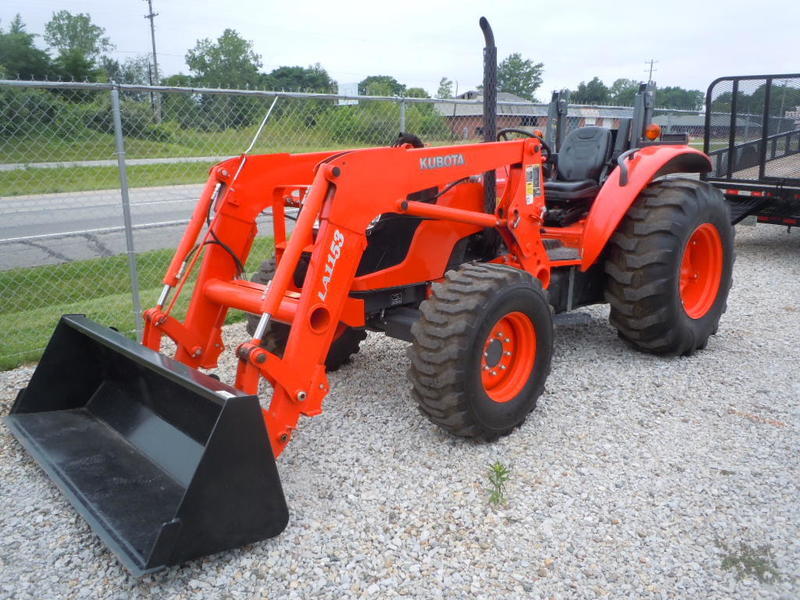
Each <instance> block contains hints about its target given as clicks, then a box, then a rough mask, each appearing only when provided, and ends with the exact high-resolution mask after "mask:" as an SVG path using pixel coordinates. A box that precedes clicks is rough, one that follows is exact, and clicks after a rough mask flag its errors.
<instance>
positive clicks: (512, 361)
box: [408, 264, 553, 441]
mask: <svg viewBox="0 0 800 600" xmlns="http://www.w3.org/2000/svg"><path fill="white" fill-rule="evenodd" d="M420 312H421V316H420V319H419V321H417V322H416V323H415V324H414V325H413V326H412V328H411V334H412V337H413V344H412V346H411V348H410V350H409V357H410V359H411V367H410V369H409V373H408V376H409V380H410V381H411V384H412V394H413V396H414V398H415V399H416V401H417V404H418V406H419V409H420V411H421V412H422V413H423V414H424V415H425V416H427V417H428V418H429V419H430V420H431V421H432V422H434V423H436V424H437V425H439V426H440V427H442V428H443V429H445V430H447V431H449V432H450V433H452V434H454V435H458V436H462V437H471V438H481V439H484V440H487V441H491V440H495V439H497V438H498V437H500V436H503V435H507V434H509V433H510V432H511V431H512V430H513V429H514V428H516V427H518V426H519V425H521V424H522V422H523V421H524V420H525V418H526V417H527V416H528V413H530V412H531V411H532V410H533V409H534V408H535V407H536V401H537V399H538V398H539V396H540V395H541V394H542V392H543V390H544V384H545V380H546V379H547V375H548V374H549V373H550V361H551V357H552V352H553V321H552V316H551V313H550V306H549V305H548V303H547V300H546V298H545V295H544V292H543V291H542V286H541V284H540V283H539V281H538V280H537V279H534V278H532V277H531V276H530V275H529V274H528V273H526V272H525V271H520V270H518V269H513V268H510V267H506V266H501V265H494V264H464V265H461V267H459V268H458V270H455V271H448V273H447V274H446V275H445V280H444V281H443V282H442V283H438V284H434V285H433V290H432V294H431V296H430V297H429V298H428V299H427V300H425V301H424V302H423V303H422V305H421V306H420Z"/></svg>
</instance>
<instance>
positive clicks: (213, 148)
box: [0, 126, 391, 164]
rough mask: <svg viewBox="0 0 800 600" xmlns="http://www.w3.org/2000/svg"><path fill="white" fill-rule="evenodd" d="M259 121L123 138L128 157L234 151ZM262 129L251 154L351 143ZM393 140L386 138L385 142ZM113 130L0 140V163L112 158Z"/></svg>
mask: <svg viewBox="0 0 800 600" xmlns="http://www.w3.org/2000/svg"><path fill="white" fill-rule="evenodd" d="M256 129H257V127H255V126H254V127H248V128H245V129H227V130H224V131H197V130H193V129H186V130H178V133H176V134H174V135H173V136H172V138H171V139H170V141H168V142H157V141H154V140H145V139H139V138H134V137H130V136H129V137H126V138H125V155H126V156H127V157H128V158H181V157H187V156H219V157H224V156H236V155H238V154H241V153H242V152H244V151H245V149H246V148H247V147H248V146H249V145H250V141H251V140H252V139H253V136H254V135H255V132H256ZM268 129H269V128H267V130H265V131H264V132H263V133H262V135H261V137H260V138H259V140H258V143H257V144H256V146H255V147H254V148H253V153H255V154H267V153H271V152H316V151H319V150H337V149H346V148H351V147H353V146H354V145H353V144H344V145H343V144H335V143H332V142H330V141H329V140H326V139H324V138H323V137H322V136H318V135H317V136H313V137H310V136H307V137H305V139H304V134H303V132H300V131H298V132H294V133H293V134H292V135H287V134H286V133H285V132H282V133H281V134H280V135H270V131H269V130H268ZM389 141H391V140H387V143H388V142H389ZM115 158H116V147H115V145H114V136H113V135H111V134H106V133H99V132H96V131H89V132H88V133H83V134H81V135H78V136H70V137H63V138H56V137H52V136H48V135H26V136H24V137H15V138H7V139H5V140H0V163H23V164H25V163H40V162H65V161H83V160H114V159H115Z"/></svg>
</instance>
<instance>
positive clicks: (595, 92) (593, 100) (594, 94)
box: [571, 77, 609, 104]
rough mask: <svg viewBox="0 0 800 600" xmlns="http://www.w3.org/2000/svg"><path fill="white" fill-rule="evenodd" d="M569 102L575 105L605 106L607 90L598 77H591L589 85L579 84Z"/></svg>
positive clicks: (582, 82) (583, 82)
mask: <svg viewBox="0 0 800 600" xmlns="http://www.w3.org/2000/svg"><path fill="white" fill-rule="evenodd" d="M571 100H572V102H575V103H576V104H607V103H608V100H609V97H608V88H607V87H606V84H604V83H603V82H602V81H600V78H599V77H593V78H592V80H591V81H590V82H589V83H586V82H585V81H581V82H580V84H579V85H578V89H577V90H576V91H575V93H573V94H572V98H571Z"/></svg>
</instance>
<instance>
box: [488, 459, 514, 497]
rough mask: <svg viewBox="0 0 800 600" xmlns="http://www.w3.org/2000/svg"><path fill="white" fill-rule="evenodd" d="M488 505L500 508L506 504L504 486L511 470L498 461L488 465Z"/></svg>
mask: <svg viewBox="0 0 800 600" xmlns="http://www.w3.org/2000/svg"><path fill="white" fill-rule="evenodd" d="M488 476H489V504H491V505H493V506H501V505H505V504H507V503H508V499H507V498H506V484H507V483H508V480H509V479H510V478H511V469H509V468H508V467H506V466H505V465H504V464H503V463H501V462H500V461H496V462H495V463H494V464H491V465H489V473H488Z"/></svg>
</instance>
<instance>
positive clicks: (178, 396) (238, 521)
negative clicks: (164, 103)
mask: <svg viewBox="0 0 800 600" xmlns="http://www.w3.org/2000/svg"><path fill="white" fill-rule="evenodd" d="M481 26H482V28H483V31H484V35H485V39H486V50H485V53H484V56H485V57H486V60H485V65H486V69H485V71H486V72H485V83H487V85H486V89H487V90H488V89H492V88H493V86H494V84H493V82H494V81H495V79H494V76H495V73H494V69H495V62H496V50H495V48H494V42H493V37H492V35H491V29H490V28H489V26H488V23H487V22H486V21H485V19H482V20H481ZM491 97H492V94H487V98H488V99H487V100H486V102H487V104H488V106H487V108H486V111H485V112H486V114H487V115H490V117H493V115H494V114H495V112H496V111H495V107H494V104H493V101H492V98H491ZM637 110H638V112H637V113H636V114H635V116H634V118H633V119H632V120H631V121H630V122H626V123H624V124H623V125H622V126H620V127H619V128H618V129H616V130H609V129H602V128H599V127H583V128H579V129H577V130H575V131H572V132H570V133H569V134H567V135H566V136H564V139H563V140H560V143H559V146H558V148H551V147H550V146H549V145H548V144H547V143H545V141H544V139H543V137H542V136H541V135H540V134H539V133H538V132H532V131H528V130H527V129H518V130H501V131H499V132H496V131H495V130H494V126H493V119H491V118H489V119H487V121H488V122H487V126H486V127H485V128H484V134H485V135H486V137H487V139H486V141H485V142H484V143H480V144H465V145H459V146H449V147H424V146H423V144H422V143H421V142H420V141H419V140H418V139H417V138H415V137H414V136H408V135H403V136H401V137H400V138H399V139H398V141H397V142H396V143H395V144H394V145H393V146H390V147H383V148H369V149H356V150H348V151H341V150H337V151H332V152H319V153H312V154H271V155H255V156H251V155H247V154H244V155H242V156H239V157H237V158H232V159H229V160H226V161H224V162H222V163H220V164H218V165H216V166H214V167H213V168H212V169H211V172H210V176H209V179H208V183H207V184H206V186H205V189H204V191H203V193H202V195H201V197H200V200H199V202H198V203H197V206H196V208H195V211H194V214H193V215H192V218H191V221H190V223H189V225H188V227H187V230H186V233H185V235H184V237H183V239H182V241H181V243H180V245H179V247H178V249H177V251H176V254H175V256H174V258H173V260H172V263H171V264H170V266H169V268H168V270H167V273H166V275H165V277H164V280H163V282H164V290H163V293H162V294H161V297H160V299H159V300H158V302H157V305H156V306H155V307H153V308H151V309H149V310H147V311H146V312H145V313H144V317H145V330H144V335H143V339H142V343H141V344H137V343H135V342H132V341H130V340H128V339H127V338H125V337H124V336H122V335H121V334H119V333H116V332H115V331H112V330H110V329H107V328H105V327H101V326H100V325H97V324H96V323H92V322H91V321H89V320H87V319H86V318H85V317H82V316H77V315H67V316H64V317H63V318H62V320H61V322H60V324H59V325H58V327H57V329H56V331H55V333H54V335H53V338H52V339H51V341H50V344H49V345H48V347H47V350H46V352H45V354H44V356H43V358H42V360H41V362H40V363H39V366H38V367H37V369H36V372H35V373H34V375H33V378H32V379H31V382H30V384H29V385H28V387H27V388H26V389H25V390H23V391H21V392H20V395H19V396H18V398H17V401H16V402H15V404H14V406H13V408H12V411H11V414H10V416H9V417H8V418H7V424H8V426H9V427H10V428H11V430H12V432H13V433H14V435H15V436H16V437H17V438H18V439H19V440H20V442H21V443H22V444H23V445H24V446H25V447H26V448H27V449H28V451H29V452H30V453H31V454H32V455H33V456H34V457H35V458H36V459H37V461H38V462H39V464H40V465H41V466H42V467H43V468H44V469H45V471H46V472H47V473H48V474H49V475H50V477H51V478H52V479H53V480H54V481H55V482H56V483H57V484H58V485H59V486H60V487H61V489H62V490H63V491H64V493H65V495H66V496H67V498H68V499H69V500H70V501H71V502H72V503H73V505H74V506H75V507H76V508H77V510H78V511H79V512H80V513H81V514H82V515H83V516H84V517H85V518H86V520H87V521H88V522H89V524H90V525H91V526H92V527H93V528H94V530H95V531H96V532H97V533H98V535H99V536H100V537H101V538H102V539H103V540H104V541H105V542H106V544H107V545H108V546H109V547H110V548H111V549H112V550H113V551H114V552H115V553H116V554H117V555H118V556H119V557H120V559H121V560H122V562H123V563H124V564H125V566H126V567H128V568H129V569H130V570H131V571H132V572H133V573H136V574H141V573H144V572H148V571H153V570H156V569H159V568H163V567H165V566H168V565H173V564H176V563H180V562H182V561H185V560H187V559H191V558H194V557H198V556H202V555H205V554H210V553H212V552H217V551H220V550H224V549H226V548H233V547H236V546H240V545H242V544H246V543H250V542H254V541H256V540H260V539H265V538H267V537H270V536H274V535H277V534H278V533H280V532H281V531H282V530H283V528H284V527H285V526H286V523H287V521H288V511H287V507H286V502H285V500H284V496H283V492H282V491H281V485H280V480H279V478H278V474H277V470H276V463H275V459H276V458H277V457H278V456H279V455H280V454H281V452H283V450H284V449H285V448H286V445H287V444H288V443H289V441H290V440H291V439H292V436H293V435H294V434H295V431H296V428H297V423H298V420H299V418H300V417H301V416H304V417H312V416H314V415H318V414H320V412H321V411H322V406H323V400H324V399H325V397H326V396H327V394H328V392H329V390H330V384H329V381H328V376H327V373H328V371H331V370H334V369H336V368H338V367H339V366H341V365H342V364H344V363H345V362H346V361H347V360H348V358H349V357H350V356H351V355H352V354H353V353H354V352H356V351H357V350H358V345H359V342H360V341H361V340H362V339H364V337H365V335H366V332H367V331H376V332H382V333H384V334H386V335H388V336H391V337H395V338H398V339H401V340H405V341H407V342H410V343H411V345H410V349H409V361H410V367H409V379H410V385H411V391H412V396H413V397H414V399H415V400H416V403H417V405H418V408H419V409H420V411H421V412H422V413H423V414H424V415H425V416H426V417H428V418H429V419H430V420H431V421H433V422H434V423H436V424H438V425H439V426H441V427H443V428H444V429H445V430H447V431H449V432H450V433H452V434H454V435H458V436H464V437H470V438H477V439H482V440H487V441H491V440H494V439H497V438H498V437H500V436H504V435H507V434H509V433H511V432H512V431H513V430H514V429H515V428H516V427H519V426H520V425H521V424H522V423H523V421H524V420H525V419H526V417H527V415H528V413H530V412H531V411H532V410H533V409H534V408H535V406H536V402H537V399H538V398H539V397H540V395H541V394H542V393H543V391H544V384H545V381H546V378H547V376H548V373H549V371H550V366H551V355H552V345H553V325H552V314H553V313H554V312H556V313H558V312H564V311H568V310H572V309H574V308H576V307H579V306H585V305H589V304H595V303H602V302H608V303H610V305H611V321H612V323H613V324H614V326H615V327H616V328H617V329H618V331H619V334H620V337H622V338H623V339H624V340H625V341H626V342H628V343H629V344H630V345H632V346H633V347H635V348H637V349H639V350H643V351H647V352H652V353H657V354H667V355H680V354H689V353H692V352H694V351H695V350H698V349H702V348H704V347H705V346H706V343H707V341H708V339H709V336H710V335H712V334H713V333H715V332H716V331H717V327H718V323H719V320H720V316H721V314H722V312H723V311H724V309H725V302H726V298H727V294H728V289H729V286H730V281H731V269H732V264H733V250H732V230H731V226H730V224H729V218H728V214H727V208H726V206H725V203H724V200H723V198H722V196H721V194H720V193H719V192H718V191H716V190H715V189H714V188H712V187H710V186H709V185H707V184H705V183H703V182H700V181H697V180H696V179H692V178H664V176H666V175H670V174H673V173H698V172H704V171H707V170H708V169H709V168H710V164H709V160H708V157H707V156H706V155H704V154H703V153H701V152H699V151H697V150H694V149H693V148H691V147H689V146H688V145H686V144H685V140H669V139H659V138H658V136H657V131H656V132H655V133H654V129H653V128H652V127H651V126H650V124H649V121H648V115H651V114H652V90H651V89H650V88H648V87H647V86H644V87H643V89H642V92H641V94H640V99H639V105H638V109H637ZM515 136H516V137H515ZM681 142H683V143H681ZM294 209H297V210H299V213H298V214H297V217H296V223H295V225H294V229H293V231H292V232H291V235H290V236H289V235H287V228H288V224H287V223H288V221H287V219H288V217H289V211H290V210H294ZM264 211H269V212H271V214H272V227H273V231H272V235H273V238H274V241H275V255H274V256H273V257H265V259H266V260H265V261H264V263H263V265H262V268H261V270H260V271H259V272H258V273H257V274H256V275H255V276H254V277H253V278H252V279H251V280H248V279H247V278H246V275H245V273H244V272H243V270H244V269H243V265H244V264H245V263H246V261H247V258H248V256H249V253H250V249H251V246H252V244H253V240H254V239H255V237H256V235H257V234H258V233H259V232H258V228H257V225H256V218H257V217H258V216H259V215H260V214H261V213H262V212H264ZM190 279H191V280H192V281H193V284H190V283H189V282H190ZM190 288H191V289H192V292H191V298H190V301H189V305H188V311H187V313H186V317H185V318H184V319H178V318H176V316H175V312H176V311H175V310H174V309H175V305H176V300H177V299H178V297H179V296H180V295H181V294H182V293H185V292H186V290H188V289H190ZM231 309H234V310H239V311H243V312H245V313H247V314H248V315H250V316H249V322H248V330H249V332H250V335H251V336H252V338H251V339H249V340H248V341H246V342H244V343H242V344H239V345H238V346H237V347H236V348H231V349H226V348H225V343H224V340H223V336H222V329H223V324H224V323H225V318H226V315H227V313H228V311H229V310H231ZM164 337H167V338H169V339H170V340H172V341H173V342H174V344H175V346H176V347H177V350H176V352H175V355H174V358H170V357H167V356H165V355H164V354H162V353H161V349H162V341H163V338H164ZM226 350H229V351H232V352H234V353H235V355H236V357H237V360H238V368H237V371H236V378H235V381H234V382H232V383H233V385H226V384H225V383H222V382H220V381H218V380H217V379H215V378H213V377H212V376H210V375H208V374H206V373H205V372H207V371H208V370H211V369H214V368H215V367H216V366H217V360H218V358H219V356H220V355H221V354H222V352H224V351H226ZM264 380H265V381H266V382H267V383H268V384H269V386H268V387H269V388H271V394H267V397H266V398H264V399H263V400H264V404H265V406H266V408H262V406H261V405H260V403H259V397H258V395H259V389H260V384H261V383H262V382H263V381H264Z"/></svg>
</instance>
